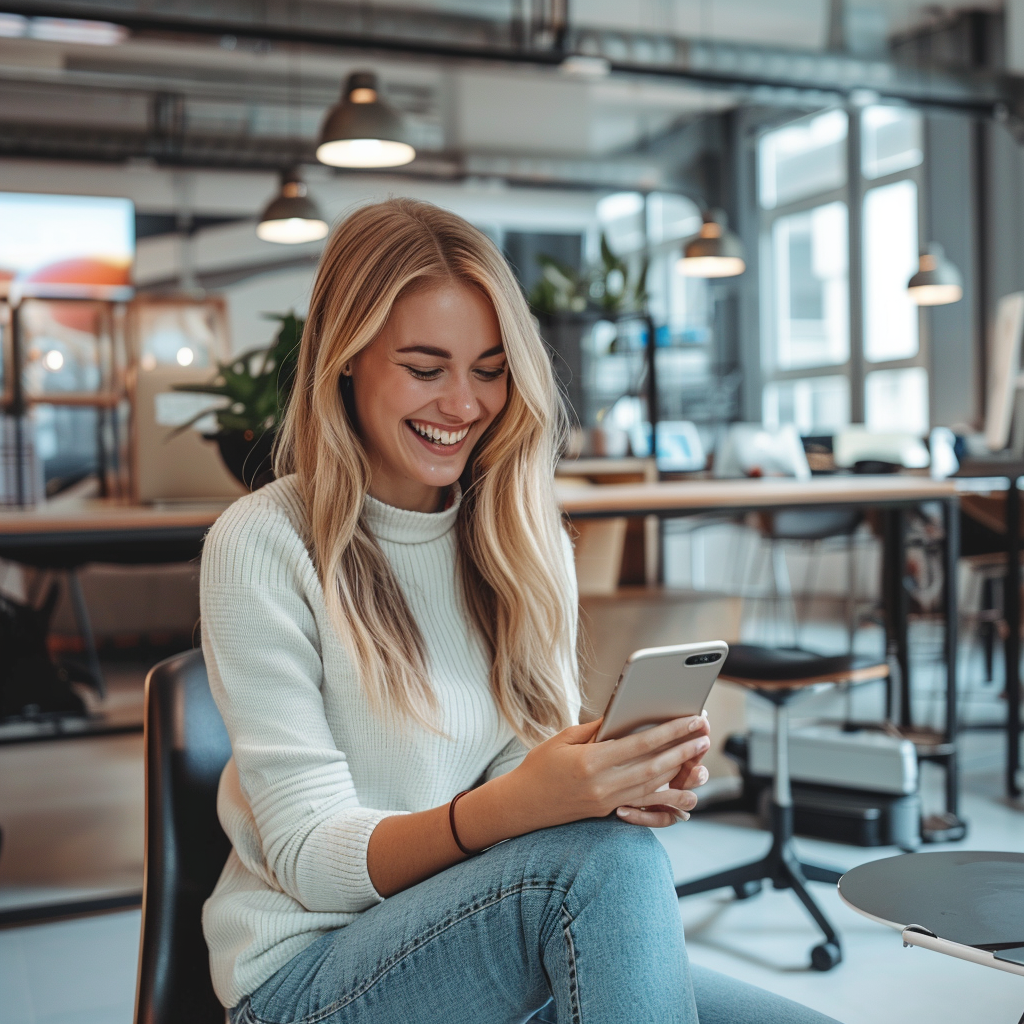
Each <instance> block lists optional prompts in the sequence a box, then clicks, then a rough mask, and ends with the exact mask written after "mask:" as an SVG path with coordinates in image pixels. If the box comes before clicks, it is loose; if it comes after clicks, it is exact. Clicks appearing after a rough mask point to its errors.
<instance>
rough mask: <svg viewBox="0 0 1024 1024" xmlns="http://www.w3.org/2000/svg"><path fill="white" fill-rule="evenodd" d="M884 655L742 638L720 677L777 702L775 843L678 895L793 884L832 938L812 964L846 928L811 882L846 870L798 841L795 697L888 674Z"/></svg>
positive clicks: (750, 892)
mask: <svg viewBox="0 0 1024 1024" xmlns="http://www.w3.org/2000/svg"><path fill="white" fill-rule="evenodd" d="M888 675H889V667H888V665H886V663H885V662H884V661H878V660H877V659H874V658H865V657H861V656H858V655H853V654H841V655H838V656H825V655H821V654H815V653H814V652H813V651H807V650H804V649H802V648H799V647H758V646H755V645H751V644H736V645H735V646H733V647H731V648H730V649H729V656H728V657H727V658H726V660H725V666H724V667H723V669H722V673H721V675H720V677H719V678H721V679H724V680H726V681H727V682H730V683H738V684H739V685H740V686H746V687H747V688H748V689H751V690H753V691H754V692H755V693H758V694H760V695H761V696H762V697H764V698H765V699H767V700H769V701H771V702H772V704H774V705H775V775H774V778H773V781H772V801H771V833H772V845H771V849H770V850H769V851H768V853H767V854H765V856H764V857H762V858H761V859H760V860H756V861H753V862H752V863H750V864H743V865H740V866H739V867H735V868H729V869H728V870H726V871H719V872H717V873H716V874H713V875H708V876H707V877H706V878H701V879H698V880H697V881H694V882H686V883H684V884H682V885H677V886H676V894H677V895H678V896H693V895H695V894H696V893H699V892H708V891H710V890H712V889H725V888H730V887H731V888H732V889H734V890H735V892H736V898H737V899H747V898H748V897H750V896H756V895H757V893H759V892H760V891H761V886H762V883H763V882H764V881H766V880H767V881H770V882H771V883H772V885H773V886H775V888H776V889H792V890H793V892H794V893H795V894H796V897H797V899H799V900H800V902H801V903H802V904H803V905H804V907H805V908H806V910H807V912H808V913H809V914H810V915H811V917H812V918H814V921H815V923H816V924H817V925H818V927H819V928H820V929H821V930H822V932H823V933H824V936H825V941H824V942H823V943H821V944H820V945H818V946H815V947H814V949H812V950H811V967H812V968H814V970H816V971H829V970H831V969H832V968H833V967H835V966H836V964H838V963H839V962H840V961H841V960H842V958H843V954H842V947H841V945H840V942H839V936H838V935H837V934H836V931H835V929H834V928H833V927H832V924H831V923H830V922H829V920H828V918H827V917H825V915H824V913H823V912H822V910H821V908H820V907H819V906H818V904H817V903H816V902H815V901H814V897H813V896H811V894H810V892H808V890H807V882H808V881H812V882H832V883H836V882H838V881H839V878H840V876H841V875H842V872H841V871H836V870H834V869H833V868H828V867H822V866H820V865H817V864H807V863H804V862H802V861H800V860H799V859H798V858H797V854H796V850H795V849H794V848H793V796H792V793H791V791H790V781H789V757H788V755H789V704H790V703H791V702H792V701H793V700H794V699H795V698H796V697H797V696H798V695H799V694H800V693H801V691H804V690H807V689H809V688H810V687H813V686H817V685H819V684H821V683H865V682H870V681H873V680H878V679H885V678H886V677H887V676H888Z"/></svg>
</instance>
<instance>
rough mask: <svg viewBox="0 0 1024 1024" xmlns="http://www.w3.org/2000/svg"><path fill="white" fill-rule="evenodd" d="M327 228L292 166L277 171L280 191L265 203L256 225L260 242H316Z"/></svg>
mask: <svg viewBox="0 0 1024 1024" xmlns="http://www.w3.org/2000/svg"><path fill="white" fill-rule="evenodd" d="M327 232H328V227H327V221H325V220H324V218H323V214H321V213H320V209H319V207H318V206H317V205H316V203H314V202H313V200H312V199H310V198H309V196H308V195H307V194H306V183H305V182H304V181H303V180H302V177H301V175H300V174H299V172H298V170H297V169H295V168H292V169H291V170H289V171H285V172H284V173H283V174H282V175H281V191H280V192H278V194H277V195H276V196H275V197H274V198H273V199H272V200H271V201H270V202H269V203H268V204H267V206H266V208H265V209H264V211H263V213H262V214H261V215H260V221H259V224H257V225H256V235H257V237H258V238H262V239H263V241H264V242H280V243H282V244H283V245H297V244H298V243H300V242H316V241H317V240H319V239H321V238H323V237H324V236H325V235H326V234H327Z"/></svg>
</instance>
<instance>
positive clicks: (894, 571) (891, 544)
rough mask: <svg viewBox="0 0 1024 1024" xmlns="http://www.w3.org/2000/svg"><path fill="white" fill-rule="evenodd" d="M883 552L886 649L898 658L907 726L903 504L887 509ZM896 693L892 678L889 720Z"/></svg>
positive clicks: (902, 710) (892, 717)
mask: <svg viewBox="0 0 1024 1024" xmlns="http://www.w3.org/2000/svg"><path fill="white" fill-rule="evenodd" d="M883 545H884V552H883V557H882V562H883V570H882V585H883V588H884V594H883V600H884V603H885V651H886V656H887V657H888V658H891V659H894V660H895V662H896V670H897V675H898V676H899V679H898V683H899V724H900V726H902V727H904V728H910V726H912V725H913V721H914V717H913V714H912V708H911V701H910V642H909V639H908V635H907V614H908V610H907V587H906V581H905V578H904V577H905V575H906V571H907V568H906V567H907V542H906V521H905V516H904V513H903V509H901V508H892V509H889V510H887V511H886V513H885V536H884V538H883ZM895 697H896V694H895V692H894V687H893V685H892V682H891V681H890V684H889V708H888V714H889V719H890V720H895V718H896V708H895V707H894V706H893V705H894V703H895Z"/></svg>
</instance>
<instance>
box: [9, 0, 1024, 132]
mask: <svg viewBox="0 0 1024 1024" xmlns="http://www.w3.org/2000/svg"><path fill="white" fill-rule="evenodd" d="M294 6H295V7H296V8H301V9H303V10H302V16H301V17H295V18H294V21H292V22H286V21H284V20H277V21H275V20H274V14H273V11H272V9H271V10H270V11H269V12H268V11H267V9H265V8H263V7H261V8H260V12H259V17H257V11H256V7H255V6H253V16H252V18H251V19H247V18H245V17H238V16H237V11H238V7H237V6H233V7H231V8H225V9H223V10H218V7H219V0H212V2H211V3H206V4H204V5H203V7H201V8H200V7H199V6H198V4H197V5H196V11H197V13H196V14H195V15H189V14H187V13H186V14H170V13H167V12H166V11H152V10H147V9H145V8H143V7H142V5H141V4H140V3H138V0H129V3H128V4H125V5H121V4H116V3H113V2H110V0H81V2H80V0H12V2H10V3H5V4H4V10H5V11H7V12H9V13H12V14H22V15H25V16H27V17H37V16H43V15H45V16H48V17H64V18H83V19H90V20H99V21H113V22H116V23H117V24H119V25H123V26H124V27H125V28H127V29H129V30H131V31H133V32H141V33H146V32H155V33H172V34H177V35H182V34H184V35H193V36H213V37H218V38H223V37H235V38H246V39H252V40H261V41H266V42H281V43H297V44H304V45H310V46H317V47H325V46H326V47H330V48H334V49H341V50H350V51H359V52H363V53H367V52H369V53H373V52H377V53H379V54H381V55H386V54H391V55H402V56H406V57H410V58H415V59H423V60H444V61H456V62H469V63H486V64H504V65H520V66H533V67H557V66H559V65H560V64H561V63H562V61H563V60H564V59H565V57H566V56H567V55H568V54H578V55H581V56H590V57H601V58H604V59H605V60H607V61H608V65H609V69H610V71H611V73H619V74H630V75H649V76H655V77H659V78H663V79H664V78H671V79H676V80H679V81H686V82H691V83H696V84H703V85H708V86H714V87H716V88H720V89H730V90H733V91H739V92H745V93H751V92H753V98H756V99H758V100H759V101H761V102H774V103H786V104H792V103H794V102H796V101H798V98H799V97H800V96H801V95H803V96H805V97H806V96H812V97H815V98H818V99H820V100H821V101H823V102H828V101H829V100H834V99H835V98H836V97H840V98H845V97H848V96H850V95H851V94H856V93H863V92H864V91H865V90H867V91H870V92H871V93H873V94H875V95H876V96H877V97H878V98H880V99H890V100H900V101H904V102H910V103H914V104H917V105H920V106H925V107H934V108H942V109H949V110H957V111H962V112H970V113H975V114H981V115H984V116H994V117H997V118H1000V119H1004V118H1005V117H1006V116H1007V115H1009V116H1010V117H1016V114H1017V111H1018V108H1019V109H1020V111H1021V112H1022V113H1024V104H1022V103H1021V102H1020V101H1018V100H1017V99H1016V94H1017V93H1018V92H1020V91H1021V90H1020V88H1019V86H1017V87H1015V85H1016V83H1015V81H1014V80H1012V79H1011V80H1005V79H1004V78H1002V77H997V76H994V75H988V74H969V73H963V74H954V73H952V72H946V71H943V70H939V69H934V68H928V69H916V68H911V67H901V66H897V65H895V64H893V63H890V62H887V61H878V60H866V59H862V58H857V57H854V56H851V55H848V54H841V53H814V52H805V51H797V50H781V49H777V50H772V49H766V48H761V47H755V46H745V45H739V44H727V43H717V42H712V41H707V40H701V41H695V40H687V39H673V38H671V37H667V36H663V35H662V36H656V35H646V34H642V33H627V32H621V31H606V30H597V29H594V30H591V29H577V28H571V27H568V26H565V27H564V29H561V30H560V31H558V32H549V33H546V34H544V33H542V34H541V38H542V39H544V41H545V42H546V45H545V46H544V47H538V46H536V45H534V42H533V38H534V36H535V35H536V33H524V32H521V31H520V30H519V28H518V26H517V25H515V24H513V23H505V22H496V21H488V20H487V19H484V18H469V17H460V16H454V15H439V14H431V15H424V14H420V13H418V12H416V13H413V12H401V16H400V17H399V16H398V14H397V12H395V11H389V10H387V9H378V10H376V11H375V10H374V9H373V8H369V9H367V8H365V7H361V8H360V15H359V16H360V23H361V24H363V25H365V24H367V23H369V25H370V26H371V31H369V32H367V31H365V30H362V31H361V30H359V29H358V28H357V27H356V24H355V22H353V27H352V29H351V30H349V29H348V28H346V27H345V23H344V19H345V18H346V17H349V15H348V14H347V13H346V12H345V11H344V8H339V7H338V5H336V4H325V3H320V2H317V0H298V2H297V3H296V4H295V5H294ZM243 9H244V8H243ZM229 10H230V11H231V13H230V14H229V13H228V11H229ZM307 14H308V17H307ZM339 22H341V26H340V27H339ZM409 26H412V28H409ZM431 28H432V29H433V30H432V31H430V30H429V29H431ZM403 29H405V31H406V32H408V33H409V34H403ZM623 54H626V55H628V56H626V57H623ZM1020 81H1021V82H1024V79H1022V80H1020Z"/></svg>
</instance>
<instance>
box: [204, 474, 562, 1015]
mask: <svg viewBox="0 0 1024 1024" xmlns="http://www.w3.org/2000/svg"><path fill="white" fill-rule="evenodd" d="M459 507H460V506H459V502H458V501H456V503H455V504H454V505H453V506H452V507H451V508H450V509H447V510H446V511H444V512H438V513H435V514H427V513H422V512H408V511H404V510H402V509H397V508H392V507H391V506H389V505H384V504H383V503H381V502H379V501H376V500H374V499H373V498H367V499H366V504H365V506H364V511H363V515H364V522H365V523H366V524H367V526H368V527H369V529H370V530H371V531H372V532H373V534H374V536H375V537H376V538H377V540H378V542H379V543H380V546H381V548H382V549H383V551H384V553H385V555H386V556H387V558H388V560H389V562H390V563H391V565H392V567H393V568H394V570H395V573H396V575H397V577H398V579H399V581H400V583H401V586H402V589H403V591H404V593H405V597H406V600H407V601H408V603H409V606H410V609H411V611H412V614H413V616H414V617H415V619H416V622H417V623H418V624H419V627H420V630H421V631H422V633H423V638H424V641H425V642H426V647H427V654H428V659H429V665H430V673H431V683H432V685H433V688H434V691H435V693H436V695H437V699H438V705H439V709H440V714H441V721H440V724H441V727H442V730H443V732H444V733H445V734H446V735H445V736H438V735H436V734H433V733H431V732H428V731H427V730H426V729H423V728H421V727H419V726H417V725H415V724H409V723H405V724H402V725H399V724H397V723H395V722H392V721H386V720H384V719H383V718H382V717H381V716H379V715H377V714H375V713H374V712H373V711H372V710H371V708H370V706H369V704H368V702H367V700H366V697H365V696H364V694H363V691H362V689H361V687H360V684H359V681H358V678H357V676H356V673H355V671H354V669H353V666H352V664H351V663H350V661H349V659H348V657H347V655H346V652H345V650H344V649H343V647H342V646H341V643H340V642H339V640H338V638H337V634H336V632H335V631H334V630H333V628H332V627H331V625H330V622H329V620H328V616H327V609H326V606H325V604H324V596H323V591H322V590H321V587H320V582H319V580H318V579H317V575H316V571H315V569H314V568H313V563H312V561H311V560H310V557H309V554H308V552H307V550H306V547H305V544H304V542H303V535H304V530H303V521H304V520H303V509H302V503H301V499H300V497H299V493H298V489H297V487H296V486H295V481H294V478H293V477H285V478H284V479H282V480H278V481H276V482H275V483H272V484H270V485H268V486H267V487H264V488H262V489H261V490H259V491H257V492H256V493H255V494H252V495H249V496H247V497H244V498H241V499H240V500H239V501H237V502H235V504H234V505H232V506H231V508H229V509H228V510H227V511H226V512H225V513H224V514H223V515H222V516H221V517H220V519H218V520H217V523H216V524H215V525H214V527H213V529H212V530H211V531H210V533H209V536H208V537H207V539H206V544H205V548H204V551H203V559H202V573H201V583H200V596H201V606H202V632H203V654H204V656H205V658H206V665H207V669H208V671H209V674H210V685H211V687H212V690H213V695H214V697H215V699H216V701H217V706H218V707H219V708H220V711H221V714H222V715H223V717H224V722H225V724H226V726H227V729H228V733H229V735H230V737H231V748H232V752H233V756H232V758H231V760H230V761H229V762H228V764H227V766H226V767H225V769H224V773H223V775H222V776H221V781H220V790H219V793H218V799H217V810H218V813H219V816H220V821H221V824H222V825H223V826H224V831H225V832H226V833H227V835H228V838H229V839H230V840H231V843H232V846H233V850H232V852H231V854H230V856H229V857H228V861H227V864H226V865H225V866H224V871H223V873H222V874H221V877H220V880H219V881H218V883H217V886H216V888H215V890H214V892H213V895H212V896H211V897H210V899H209V900H208V901H207V903H206V906H205V908H204V911H203V929H204V932H205V935H206V941H207V944H208V945H209V948H210V966H211V971H212V975H213V984H214V988H215V990H216V992H217V995H218V997H219V998H220V1000H221V1002H222V1003H223V1004H224V1005H225V1006H228V1007H230V1006H234V1005H236V1004H237V1003H238V1002H240V1000H241V999H242V998H243V997H244V996H246V995H248V994H250V993H252V992H253V991H254V990H255V989H256V988H258V987H259V986H260V985H261V984H262V983H263V982H264V981H266V980H267V979H268V978H269V977H270V976H271V975H272V974H274V972H275V971H277V970H278V969H279V968H280V967H282V966H284V964H286V963H287V962H288V961H289V960H290V959H291V958H292V957H293V956H295V955H296V954H297V953H298V952H300V950H302V949H303V948H305V947H306V946H307V945H309V944H310V943H311V942H313V941H314V940H315V939H316V938H318V937H319V936H320V935H322V934H323V933H324V932H326V931H330V930H333V929H336V928H340V927H343V926H344V925H346V924H349V923H350V922H351V921H353V920H355V918H356V915H358V914H360V913H361V912H362V911H364V910H366V909H368V908H369V907H371V906H373V905H374V904H376V903H378V902H380V901H381V898H382V897H381V896H380V895H379V894H378V893H377V892H376V890H375V889H374V887H373V884H372V883H371V881H370V878H369V875H368V873H367V869H366V846H367V843H368V841H369V838H370V833H371V832H372V831H373V829H374V827H375V826H376V825H377V823H378V822H379V821H380V820H381V819H382V818H384V817H386V816H388V815H391V814H403V813H408V812H411V811H420V810H425V809H427V808H430V807H436V806H438V805H440V804H443V803H445V802H446V801H448V800H450V799H451V798H452V797H453V796H454V795H455V794H456V793H457V792H459V791H460V790H462V789H468V788H470V787H471V786H473V785H475V784H476V783H478V782H480V781H483V780H485V779H489V778H493V777H494V776H496V775H500V774H502V773H503V772H506V771H509V770H510V769H512V768H514V767H515V766H516V765H517V764H519V762H520V761H521V760H522V758H523V756H524V754H525V750H524V748H523V746H522V744H521V743H520V742H519V740H517V739H516V738H515V736H514V735H513V733H512V730H511V729H510V728H509V726H508V725H507V723H506V722H505V721H504V720H503V719H502V717H501V716H500V714H499V713H498V710H497V707H496V706H495V703H494V700H493V698H492V697H491V694H490V688H489V685H488V661H487V655H486V652H485V649H484V647H483V644H482V643H481V642H480V640H479V638H478V636H477V635H476V632H475V631H474V629H473V628H472V626H471V625H470V623H469V620H468V618H467V615H466V613H465V611H464V609H463V604H462V599H461V594H460V588H459V582H458V577H457V571H456V558H455V555H456V548H455V545H456V539H455V530H454V529H453V527H454V526H455V521H456V518H457V517H458V515H459ZM565 548H566V558H567V560H568V561H569V562H570V563H571V560H572V551H571V545H570V544H569V542H568V538H567V539H566V544H565ZM570 570H571V564H570ZM570 579H572V580H575V574H574V573H572V572H571V571H570ZM572 601H573V604H572V606H573V607H575V594H574V595H572ZM574 675H575V672H574V671H573V668H571V667H567V671H566V686H567V689H568V690H569V692H570V693H571V694H572V695H573V696H572V698H571V700H572V701H573V705H574V707H573V714H574V717H575V715H576V713H577V712H578V707H579V704H578V700H579V698H578V692H577V686H576V680H575V678H573V677H574Z"/></svg>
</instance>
